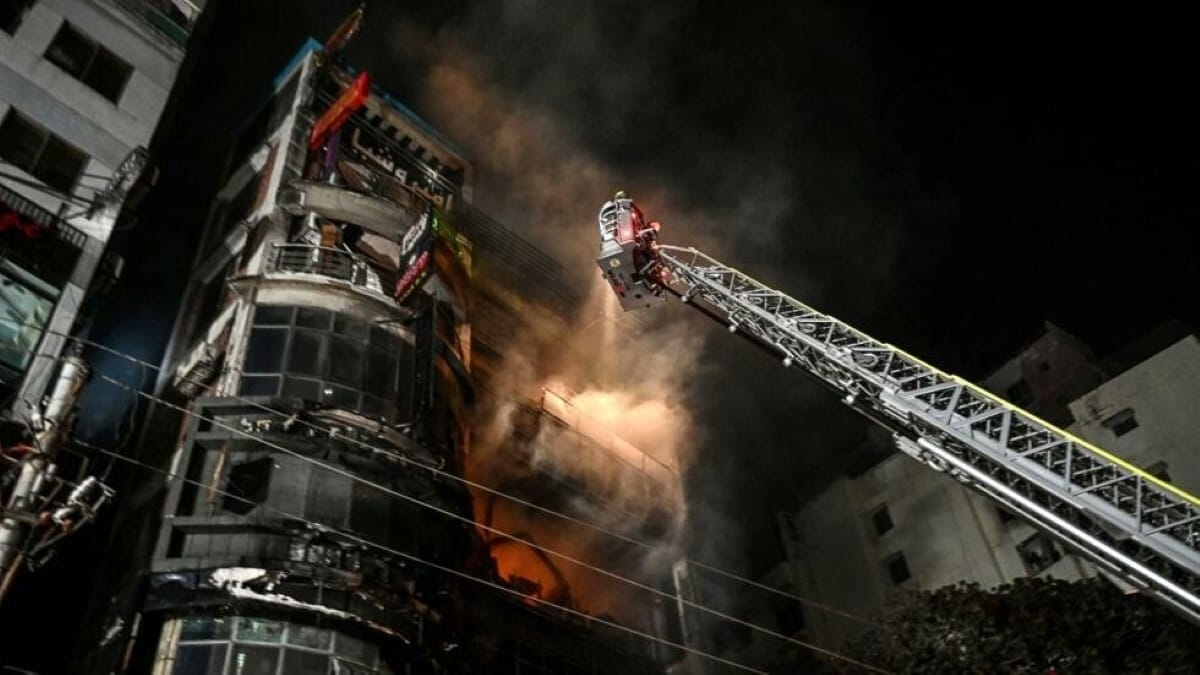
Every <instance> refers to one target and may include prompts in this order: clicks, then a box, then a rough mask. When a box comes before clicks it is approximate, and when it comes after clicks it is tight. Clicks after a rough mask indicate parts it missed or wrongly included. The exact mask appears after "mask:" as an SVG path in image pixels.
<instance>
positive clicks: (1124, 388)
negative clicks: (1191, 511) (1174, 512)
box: [1068, 335, 1200, 494]
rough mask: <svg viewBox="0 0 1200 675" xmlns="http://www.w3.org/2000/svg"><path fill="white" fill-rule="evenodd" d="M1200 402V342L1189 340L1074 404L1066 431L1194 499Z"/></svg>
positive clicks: (1199, 466)
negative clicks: (1198, 403) (1199, 407)
mask: <svg viewBox="0 0 1200 675" xmlns="http://www.w3.org/2000/svg"><path fill="white" fill-rule="evenodd" d="M1198 396H1200V340H1197V339H1196V336H1195V335H1186V336H1184V337H1182V338H1181V339H1179V340H1178V341H1176V342H1174V343H1173V344H1171V345H1170V346H1168V347H1166V348H1165V349H1162V350H1161V351H1158V352H1157V353H1154V354H1153V355H1151V356H1150V357H1149V358H1146V359H1145V360H1143V361H1141V362H1139V363H1137V364H1136V365H1134V366H1132V367H1131V368H1129V369H1128V370H1125V371H1124V372H1120V373H1118V374H1116V375H1115V376H1113V377H1112V379H1110V380H1108V381H1107V382H1105V383H1104V384H1102V385H1100V386H1099V387H1096V388H1095V389H1093V390H1092V391H1091V392H1089V393H1087V394H1085V395H1084V396H1082V397H1080V398H1078V399H1076V400H1074V401H1072V402H1071V404H1070V408H1071V414H1072V416H1073V417H1074V419H1075V421H1074V423H1072V424H1071V426H1070V427H1069V428H1068V430H1069V431H1071V432H1072V433H1074V434H1075V435H1077V436H1079V437H1080V438H1083V439H1084V440H1087V441H1091V442H1092V443H1095V444H1096V445H1099V446H1100V447H1102V448H1106V449H1108V450H1111V451H1113V452H1114V453H1116V454H1117V455H1119V456H1120V457H1122V458H1124V459H1125V460H1126V461H1129V462H1131V463H1133V464H1135V465H1137V466H1140V467H1145V468H1146V469H1147V470H1148V471H1149V472H1150V473H1151V474H1153V475H1155V476H1158V477H1159V478H1162V479H1164V480H1167V481H1170V482H1171V484H1173V485H1176V486H1178V487H1179V488H1181V489H1183V490H1186V491H1188V492H1191V493H1193V494H1195V493H1196V491H1198V490H1200V436H1198V435H1197V433H1196V430H1197V422H1196V419H1195V415H1194V410H1195V401H1197V400H1200V399H1198V398H1197V397H1198Z"/></svg>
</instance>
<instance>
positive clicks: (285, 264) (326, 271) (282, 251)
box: [268, 244, 396, 297]
mask: <svg viewBox="0 0 1200 675" xmlns="http://www.w3.org/2000/svg"><path fill="white" fill-rule="evenodd" d="M268 270H269V271H270V272H272V273H284V274H314V275H317V276H322V277H328V278H330V279H336V280H338V281H343V282H346V283H348V284H350V285H351V286H354V287H355V288H359V289H362V290H365V291H369V292H372V293H377V294H380V295H386V296H388V297H391V295H392V290H393V289H394V288H395V287H396V273H395V272H394V271H393V270H391V269H388V268H386V267H384V266H383V265H380V264H378V263H375V262H372V261H370V260H368V259H366V258H364V257H362V256H358V255H355V254H353V253H350V252H349V251H343V250H341V249H337V248H326V247H323V246H313V245H311V244H275V245H274V246H273V247H272V251H271V257H270V259H269V262H268Z"/></svg>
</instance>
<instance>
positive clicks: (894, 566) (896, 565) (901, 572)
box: [883, 551, 912, 586]
mask: <svg viewBox="0 0 1200 675" xmlns="http://www.w3.org/2000/svg"><path fill="white" fill-rule="evenodd" d="M883 564H884V565H885V566H886V567H887V571H888V576H889V577H891V579H892V583H893V584H896V585H897V586H899V585H900V584H902V583H904V582H905V581H908V579H909V578H910V577H912V574H910V573H909V571H908V561H907V560H905V559H904V554H903V553H901V552H899V551H897V552H896V553H895V554H893V555H891V556H890V557H888V559H887V560H885V561H884V563H883Z"/></svg>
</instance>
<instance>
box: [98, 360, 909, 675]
mask: <svg viewBox="0 0 1200 675" xmlns="http://www.w3.org/2000/svg"><path fill="white" fill-rule="evenodd" d="M99 377H100V378H101V379H102V380H105V381H107V382H109V383H111V384H113V385H115V386H118V387H121V388H124V389H127V390H130V391H134V388H133V387H131V386H129V385H127V384H125V383H123V382H120V381H118V380H116V379H113V378H111V377H109V376H107V375H100V376H99ZM137 393H138V395H139V396H143V397H145V398H147V399H149V400H152V401H155V402H157V403H159V404H160V405H165V406H167V407H168V408H172V409H174V410H176V411H178V412H181V413H183V414H184V415H187V416H189V417H193V418H195V419H198V420H201V421H204V422H208V423H209V424H211V425H213V426H215V427H219V428H222V429H225V430H226V431H230V432H232V433H235V434H237V435H239V436H242V437H245V438H247V439H251V440H253V441H255V442H257V443H259V444H260V445H264V446H266V447H268V448H272V449H274V450H278V451H280V452H282V453H284V454H286V455H289V456H292V457H295V458H297V459H299V460H300V461H303V462H307V463H309V464H311V465H313V466H316V467H320V468H322V469H324V470H326V471H330V472H331V473H335V474H338V475H340V476H342V477H344V478H347V479H349V480H351V481H353V482H356V483H359V484H361V485H367V486H370V487H373V488H375V489H377V490H379V491H381V492H384V493H386V494H390V495H392V496H395V497H398V498H400V499H403V500H404V501H407V502H410V503H412V504H415V505H417V506H421V507H424V508H427V509H429V510H431V511H434V512H436V513H439V514H441V515H444V516H446V517H447V518H450V519H452V520H457V521H460V522H463V523H465V524H467V525H470V526H472V527H478V528H479V529H481V530H485V531H488V532H490V533H492V534H496V535H498V536H502V537H504V538H506V539H511V540H513V541H518V542H521V543H523V544H525V545H526V546H528V547H529V548H531V549H535V550H539V551H542V552H543V553H546V554H547V555H552V556H554V557H556V558H559V559H561V560H565V561H567V562H570V563H573V564H575V565H577V566H579V567H582V568H584V569H587V570H590V571H592V572H595V573H597V574H600V575H602V576H606V577H609V578H610V579H613V580H614V581H619V582H622V583H625V584H628V585H630V586H633V587H636V588H639V589H641V590H643V591H645V592H647V593H651V594H653V595H657V596H659V597H663V598H666V599H669V600H671V601H676V602H679V603H680V604H683V605H687V606H688V607H692V608H693V609H696V610H698V611H701V612H704V613H705V614H710V615H712V616H715V617H718V618H720V619H722V620H725V621H728V622H730V623H735V624H738V625H740V626H744V627H746V628H749V629H750V630H753V631H756V632H759V633H762V634H764V635H770V636H771V637H775V638H777V639H780V640H783V641H785V642H790V643H792V644H794V645H796V646H799V647H803V648H805V649H810V650H813V651H816V652H819V653H822V654H826V655H828V656H832V657H833V658H837V659H841V660H846V661H848V662H851V663H854V664H855V665H858V666H859V667H862V668H866V669H868V670H871V671H873V672H886V671H882V670H879V669H878V668H875V667H874V666H870V665H867V664H864V663H860V662H858V661H855V660H854V659H850V658H849V657H845V656H842V655H840V654H837V653H836V652H831V651H829V650H826V649H824V648H822V647H818V646H817V645H814V644H811V643H808V642H805V641H803V640H800V639H797V638H794V637H791V636H788V635H784V634H783V633H779V632H777V631H773V630H771V629H769V628H765V627H763V626H759V625H758V624H755V623H751V622H749V621H745V620H743V619H739V618H737V617H735V616H732V615H730V614H726V613H724V612H722V611H720V610H716V609H712V608H711V607H708V606H706V605H701V604H699V603H696V602H692V601H690V600H687V599H686V598H680V597H678V596H675V595H672V594H670V593H667V592H665V591H661V590H659V589H657V588H655V587H653V586H649V585H647V584H643V583H641V582H639V581H636V580H634V579H630V578H628V577H624V576H622V575H620V574H617V573H616V572H612V571H610V570H607V569H604V568H603V567H599V566H597V565H592V564H590V563H587V562H585V561H583V560H580V559H578V558H575V557H573V556H571V555H568V554H566V553H562V552H561V551H556V550H554V549H552V548H549V547H546V546H542V545H540V544H538V543H536V542H534V541H532V540H530V539H523V538H521V537H518V536H515V535H514V534H512V533H510V532H506V531H504V530H500V529H498V528H494V527H491V526H490V525H484V524H482V523H478V522H476V521H475V520H474V519H473V518H468V517H466V516H463V515H461V514H458V513H455V512H453V511H450V510H447V509H444V508H442V507H440V506H438V505H437V504H433V503H430V502H426V501H424V500H421V499H418V498H416V497H413V496H411V495H407V494H405V493H403V492H400V491H398V490H395V489H393V488H389V487H387V486H385V485H382V484H380V483H377V482H375V481H372V480H368V479H366V478H363V477H361V476H357V475H355V474H354V473H353V472H351V471H348V470H346V469H344V468H341V467H338V466H335V465H333V464H329V463H327V462H323V461H321V460H319V459H316V458H315V457H308V456H306V455H304V454H303V453H301V452H299V451H296V450H293V449H291V448H288V447H286V446H283V445H280V444H279V443H274V442H272V441H270V440H267V439H265V438H262V437H260V436H256V435H255V434H253V433H251V432H249V431H245V430H243V429H239V428H237V427H235V426H231V425H228V424H225V423H224V422H221V421H220V420H217V419H215V418H212V417H205V416H204V415H201V414H199V413H196V412H194V411H192V410H188V409H187V408H185V407H183V406H180V405H178V404H175V403H172V402H170V401H167V400H166V399H163V398H161V397H158V396H154V395H152V394H147V393H145V392H140V391H139V392H137Z"/></svg>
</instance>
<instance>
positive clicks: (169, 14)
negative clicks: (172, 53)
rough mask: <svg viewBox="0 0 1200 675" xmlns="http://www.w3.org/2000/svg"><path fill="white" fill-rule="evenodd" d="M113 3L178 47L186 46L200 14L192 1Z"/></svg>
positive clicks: (127, 0) (124, 0)
mask: <svg viewBox="0 0 1200 675" xmlns="http://www.w3.org/2000/svg"><path fill="white" fill-rule="evenodd" d="M112 2H113V4H115V5H116V6H118V7H120V8H121V9H123V10H125V11H126V12H128V13H129V14H131V15H132V16H134V17H136V18H138V19H140V20H141V21H142V22H144V23H145V24H146V25H147V26H149V27H150V28H151V29H153V30H154V31H155V32H156V33H158V34H159V35H161V36H162V37H164V38H166V39H167V40H168V41H169V42H171V43H172V44H174V45H176V46H178V47H186V46H187V40H188V35H189V34H190V33H191V32H192V26H193V25H194V24H195V23H196V18H197V17H198V16H199V14H200V8H199V7H198V6H196V5H195V4H194V3H192V2H172V1H171V0H112Z"/></svg>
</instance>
